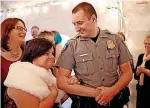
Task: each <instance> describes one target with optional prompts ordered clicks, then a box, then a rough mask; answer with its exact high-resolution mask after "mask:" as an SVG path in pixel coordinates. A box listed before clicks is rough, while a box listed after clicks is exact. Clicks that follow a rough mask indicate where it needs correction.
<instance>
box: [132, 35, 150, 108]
mask: <svg viewBox="0 0 150 108" xmlns="http://www.w3.org/2000/svg"><path fill="white" fill-rule="evenodd" d="M144 45H145V53H142V54H140V55H139V56H138V61H137V64H136V68H135V72H134V76H135V77H134V78H135V79H136V80H137V81H138V83H137V85H136V90H137V98H136V108H150V101H149V97H150V35H148V36H147V37H146V38H145V39H144Z"/></svg>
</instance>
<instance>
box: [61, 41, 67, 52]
mask: <svg viewBox="0 0 150 108" xmlns="http://www.w3.org/2000/svg"><path fill="white" fill-rule="evenodd" d="M68 45H69V44H68V43H66V44H65V46H64V47H63V49H62V51H61V53H63V52H64V51H65V50H66V49H67V48H68Z"/></svg>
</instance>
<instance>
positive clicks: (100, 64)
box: [56, 30, 131, 87]
mask: <svg viewBox="0 0 150 108" xmlns="http://www.w3.org/2000/svg"><path fill="white" fill-rule="evenodd" d="M115 38H116V39H115ZM109 43H111V44H112V45H110V44H109ZM113 45H114V46H113ZM113 47H114V48H113ZM130 59H131V55H130V53H129V50H128V49H127V47H126V45H125V44H124V42H123V41H121V40H120V38H119V37H118V36H116V35H114V34H111V33H110V32H108V31H102V30H101V31H100V34H99V36H98V38H97V41H96V43H95V42H93V41H92V40H91V39H90V38H83V37H77V38H75V39H71V40H70V41H68V43H67V45H66V46H65V48H64V49H63V51H62V53H61V54H60V57H59V58H58V61H57V63H56V66H58V67H61V68H65V69H68V70H70V71H72V69H74V72H75V75H76V77H77V78H78V79H82V80H83V81H84V82H85V83H86V84H84V85H85V86H90V87H98V86H106V87H110V86H112V85H114V84H115V83H116V82H117V81H118V72H117V69H118V65H121V64H123V63H125V62H127V61H129V60H130Z"/></svg>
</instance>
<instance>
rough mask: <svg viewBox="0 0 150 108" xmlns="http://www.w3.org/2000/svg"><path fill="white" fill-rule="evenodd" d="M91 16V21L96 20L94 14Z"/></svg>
mask: <svg viewBox="0 0 150 108" xmlns="http://www.w3.org/2000/svg"><path fill="white" fill-rule="evenodd" d="M91 18H92V21H93V22H94V21H96V16H95V15H94V14H93V15H92V16H91Z"/></svg>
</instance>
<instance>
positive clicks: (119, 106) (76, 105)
mask: <svg viewBox="0 0 150 108" xmlns="http://www.w3.org/2000/svg"><path fill="white" fill-rule="evenodd" d="M69 96H70V98H71V99H72V104H71V108H123V106H124V105H125V101H126V100H125V98H126V96H127V95H126V93H125V92H124V91H121V92H120V93H118V94H117V95H116V96H115V97H114V98H113V100H112V101H111V102H110V103H109V104H107V105H99V104H98V103H97V102H96V101H95V98H92V97H84V96H77V95H70V94H69Z"/></svg>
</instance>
